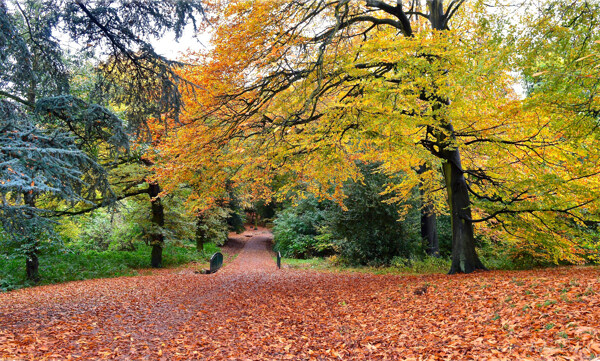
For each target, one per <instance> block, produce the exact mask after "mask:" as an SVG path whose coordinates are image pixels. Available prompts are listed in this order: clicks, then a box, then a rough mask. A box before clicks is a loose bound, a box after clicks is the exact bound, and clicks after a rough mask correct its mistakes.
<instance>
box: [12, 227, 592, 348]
mask: <svg viewBox="0 0 600 361" xmlns="http://www.w3.org/2000/svg"><path fill="white" fill-rule="evenodd" d="M270 239H271V235H270V233H269V232H268V231H266V230H264V229H259V230H257V231H247V232H245V233H244V234H242V235H239V236H236V237H235V240H236V241H237V242H238V244H239V243H243V249H242V250H241V252H240V253H239V255H238V256H237V257H236V258H235V259H234V260H233V262H230V263H229V264H226V265H225V267H224V268H223V269H221V270H220V271H219V272H217V273H215V274H211V275H201V274H196V273H194V272H193V269H191V268H188V269H176V270H164V271H159V272H156V273H155V274H153V275H148V276H138V277H122V278H114V279H100V280H89V281H81V282H71V283H67V284H61V285H53V286H44V287H36V288H29V289H23V290H18V291H14V292H9V293H5V294H0V360H44V359H55V360H62V359H84V360H95V359H116V360H137V359H141V360H209V359H214V360H286V359H289V360H311V359H314V360H330V359H342V360H356V359H367V360H377V359H381V360H385V359H387V360H397V359H457V360H458V359H461V360H462V359H502V358H505V359H527V358H528V357H529V358H530V359H548V360H552V359H568V358H570V359H575V360H579V359H590V358H592V356H593V355H599V354H600V328H599V325H600V312H598V309H600V296H599V295H600V271H599V269H598V268H559V269H553V270H544V271H529V272H486V273H478V274H471V275H457V276H446V275H428V276H393V275H387V276H378V275H371V274H358V273H332V272H315V271H308V270H295V269H289V268H285V269H281V270H278V269H277V268H276V265H275V261H274V260H273V259H272V255H273V253H272V252H271V251H270V250H269V242H270ZM424 287H425V288H426V289H427V290H426V291H425V292H423V293H420V292H416V291H418V290H420V289H423V288H424Z"/></svg>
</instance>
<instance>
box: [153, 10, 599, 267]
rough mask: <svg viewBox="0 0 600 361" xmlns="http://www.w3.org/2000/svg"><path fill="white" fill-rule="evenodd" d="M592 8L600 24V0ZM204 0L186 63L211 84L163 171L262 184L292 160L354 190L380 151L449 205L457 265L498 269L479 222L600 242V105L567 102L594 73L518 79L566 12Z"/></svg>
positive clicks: (564, 244)
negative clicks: (571, 80)
mask: <svg viewBox="0 0 600 361" xmlns="http://www.w3.org/2000/svg"><path fill="white" fill-rule="evenodd" d="M555 3H557V4H562V3H563V2H561V1H556V2H555ZM586 9H587V10H586ZM580 10H581V14H582V15H581V17H582V18H585V21H587V22H588V23H590V24H597V14H598V9H597V6H596V7H587V8H586V7H581V9H580ZM207 11H208V13H209V14H210V13H211V12H212V13H213V14H215V16H214V18H213V19H212V20H211V23H212V24H213V25H214V35H213V45H214V48H213V49H212V50H211V52H210V53H209V54H194V55H195V56H196V63H197V64H196V66H192V67H188V68H186V69H184V70H183V71H185V72H187V74H188V76H189V77H190V78H191V79H194V80H192V81H197V82H198V83H199V84H201V85H202V87H203V88H202V90H200V91H198V94H197V96H195V97H190V98H189V102H190V103H189V104H188V112H189V113H188V115H187V116H188V118H187V119H188V122H187V123H186V125H185V126H184V127H182V128H181V129H180V130H179V131H178V132H177V133H176V134H173V136H172V137H171V138H170V139H169V141H166V142H163V143H162V144H161V145H162V148H161V149H160V150H159V151H160V154H161V156H162V157H163V160H165V163H164V169H165V170H164V171H163V174H164V175H165V176H166V178H169V177H170V179H171V180H169V179H166V180H165V182H171V183H172V184H176V183H177V182H181V181H186V182H200V183H204V182H206V184H215V183H211V181H212V180H215V179H218V177H217V176H216V174H222V172H223V171H224V170H227V169H229V170H231V169H235V170H236V171H235V172H234V173H235V174H236V177H238V179H240V180H242V179H243V180H248V179H252V180H258V182H256V184H258V183H261V182H268V181H269V179H270V177H272V176H273V174H276V173H285V174H288V175H289V174H292V175H294V176H295V177H296V179H297V183H301V184H302V185H303V186H304V187H305V188H306V189H307V190H308V191H311V192H314V193H317V194H321V195H326V196H329V197H333V198H337V199H340V200H342V199H343V195H342V194H340V192H341V184H342V182H344V181H345V180H348V179H350V178H354V179H356V178H359V177H360V176H359V172H358V171H357V162H368V163H378V164H381V166H380V167H379V171H381V172H385V173H388V174H390V175H392V174H402V175H403V177H402V181H401V182H399V183H390V184H389V186H388V188H387V189H385V190H383V191H384V192H393V193H394V194H395V195H396V199H397V200H402V198H404V197H407V195H408V194H409V193H410V192H412V191H413V190H414V189H415V188H416V187H418V188H420V189H421V191H422V194H423V195H424V197H423V198H424V202H425V204H426V205H430V206H432V209H435V211H436V212H449V213H450V215H451V220H452V266H451V269H450V273H457V272H465V273H469V272H472V271H474V270H478V269H485V267H484V265H483V264H482V262H481V261H480V260H479V258H478V256H477V253H476V244H475V237H474V227H475V226H477V227H478V229H479V230H480V231H481V232H486V233H488V235H489V236H490V237H492V239H495V240H497V241H499V242H506V244H507V246H510V247H512V248H513V249H515V250H516V251H515V252H517V253H518V252H522V253H523V254H527V255H533V256H535V257H543V258H544V259H547V260H549V261H554V262H560V261H568V262H584V261H587V260H589V259H590V257H591V255H592V254H593V251H594V250H595V249H597V241H596V240H594V238H593V237H591V236H590V237H587V238H586V237H582V234H586V231H588V230H589V229H590V228H589V226H590V224H591V223H592V222H594V221H595V220H596V219H597V214H598V212H597V207H598V200H597V198H598V194H600V193H599V188H598V185H599V182H598V181H599V178H598V172H599V171H600V169H598V167H599V164H600V162H598V153H597V152H596V148H597V145H598V139H597V134H598V133H597V132H595V127H596V126H597V120H598V119H597V118H598V115H597V113H594V112H593V111H592V112H582V111H581V109H580V108H578V107H572V106H570V105H571V104H579V103H581V102H580V101H581V100H582V97H583V94H584V93H585V92H586V91H590V88H589V86H588V85H587V84H578V87H579V88H578V89H579V90H578V91H570V92H568V94H569V97H565V98H561V94H563V93H564V89H563V88H561V86H564V84H565V81H564V79H560V77H559V76H557V77H556V78H555V79H554V80H546V82H545V83H544V84H546V85H543V86H547V87H552V89H553V91H552V92H551V93H552V96H550V97H548V96H547V94H546V93H545V92H543V91H538V92H535V91H533V92H531V93H530V94H528V96H524V95H522V94H519V93H518V92H517V91H515V90H514V86H515V84H516V83H517V81H518V79H517V78H516V77H517V75H518V74H524V75H526V76H527V75H529V76H530V77H531V78H533V79H538V78H539V74H533V73H531V69H535V67H539V66H540V65H539V64H537V63H536V62H540V61H542V60H540V58H539V57H536V56H535V54H534V53H532V52H531V48H528V47H527V44H528V41H530V42H535V41H536V39H538V38H539V36H540V32H544V31H546V30H544V29H548V28H552V26H554V25H553V24H554V23H555V22H556V21H558V20H557V19H559V17H557V16H556V13H549V14H545V15H544V14H543V13H539V12H537V13H536V17H532V18H527V17H525V18H524V20H523V23H521V24H520V26H525V27H528V28H532V29H533V28H535V29H537V30H535V31H534V30H532V31H531V32H530V33H524V34H523V35H522V36H520V35H512V34H511V33H510V32H509V31H507V28H502V26H500V25H501V24H500V25H499V23H498V22H497V21H496V20H497V17H498V14H499V13H498V12H496V13H489V12H488V11H487V7H486V6H484V4H483V3H482V2H479V1H477V2H471V3H467V2H465V1H462V0H453V1H443V0H429V1H426V2H424V3H421V2H420V1H400V0H399V1H396V2H394V3H391V2H390V3H388V2H385V1H378V0H367V1H349V0H338V1H321V0H314V1H294V2H282V1H256V2H248V1H230V2H213V3H207ZM536 11H537V10H536ZM572 14H573V15H575V14H576V12H573V13H572ZM544 16H545V17H546V18H547V21H545V22H544V21H540V20H539V19H540V18H541V17H544ZM534 19H537V20H534ZM572 20H573V22H574V24H577V25H578V26H579V24H580V23H581V22H582V21H583V20H579V19H576V18H575V17H574V16H573V19H572ZM535 21H537V23H535ZM506 26H508V25H506ZM596 28H598V27H596ZM578 31H579V30H578ZM594 31H596V32H595V33H594ZM574 32H575V30H573V31H571V30H570V29H569V28H567V30H564V31H563V33H562V34H560V35H557V37H558V36H560V37H561V39H562V41H563V42H567V41H569V40H565V39H568V38H569V36H570V35H569V34H571V33H574ZM515 33H516V32H515ZM589 34H590V35H589V37H590V38H589V40H587V41H583V40H581V41H580V42H578V43H577V44H575V47H579V57H578V58H577V59H575V58H572V55H571V54H570V53H568V54H564V55H561V56H563V58H561V59H562V60H560V59H552V60H550V62H551V63H552V64H554V65H553V66H556V67H560V66H563V65H564V63H565V62H566V60H567V58H569V59H570V60H571V62H574V61H575V63H576V64H578V65H577V66H580V67H581V66H584V67H585V69H588V70H589V69H593V65H594V64H593V63H592V64H590V62H593V61H597V57H596V54H597V48H594V46H593V44H594V43H593V41H594V39H597V38H598V33H597V30H595V29H593V31H592V30H590V32H589ZM573 36H574V37H575V35H573ZM528 39H529V40H528ZM578 39H579V38H578ZM530 44H532V43H530ZM531 46H533V45H531ZM535 46H536V47H538V48H540V49H542V48H544V47H548V43H546V42H543V41H538V42H537V43H536V44H535ZM548 50H549V49H548ZM594 51H596V52H594ZM588 54H589V57H588V58H585V56H588ZM578 59H584V60H578ZM576 60H578V61H576ZM542 63H543V61H542ZM561 69H562V68H561ZM564 69H568V68H564ZM549 73H550V72H548V74H549ZM515 74H516V75H515ZM534 75H536V76H537V77H534ZM552 82H554V83H552ZM553 84H554V85H553ZM560 84H562V85H560ZM564 94H567V93H564ZM586 94H587V93H586ZM594 96H595V95H592V97H594ZM559 100H560V101H559ZM578 102H579V103H578ZM586 104H588V105H589V107H591V108H592V109H597V106H598V105H597V99H595V98H594V100H591V101H590V100H589V99H588V101H587V103H586ZM594 107H595V108H594ZM596 112H597V110H596ZM594 114H595V115H594ZM198 139H202V141H201V142H198V141H195V140H198ZM205 168H206V169H207V170H204V171H201V172H199V171H198V169H205ZM208 169H210V170H211V171H209V170H208ZM211 172H213V173H211ZM175 174H177V176H174V175H175ZM231 174H233V173H231V172H230V173H229V176H231ZM207 175H208V177H207ZM286 191H288V189H287V188H283V189H282V192H286Z"/></svg>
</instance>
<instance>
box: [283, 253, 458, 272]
mask: <svg viewBox="0 0 600 361" xmlns="http://www.w3.org/2000/svg"><path fill="white" fill-rule="evenodd" d="M281 264H282V267H284V266H287V267H291V268H304V269H317V270H331V271H339V272H364V273H375V274H427V273H447V272H448V270H449V269H450V260H447V259H443V258H434V257H427V258H424V259H422V260H410V261H403V262H399V261H396V262H394V265H393V266H386V267H370V266H349V265H344V264H341V263H340V262H339V261H338V259H337V258H336V257H332V258H322V257H321V258H309V259H295V258H282V259H281Z"/></svg>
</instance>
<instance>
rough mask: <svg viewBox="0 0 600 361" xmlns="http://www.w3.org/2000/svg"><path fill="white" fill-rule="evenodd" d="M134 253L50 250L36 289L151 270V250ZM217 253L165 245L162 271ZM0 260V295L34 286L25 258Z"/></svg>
mask: <svg viewBox="0 0 600 361" xmlns="http://www.w3.org/2000/svg"><path fill="white" fill-rule="evenodd" d="M136 246H137V249H136V250H135V251H102V252H99V251H91V250H87V251H78V250H73V249H69V248H66V249H63V250H60V251H59V250H52V251H49V252H47V253H46V254H42V255H41V256H40V269H39V271H40V276H41V280H40V282H39V283H38V284H37V285H46V284H53V283H61V282H69V281H77V280H85V279H92V278H108V277H120V276H132V275H136V274H138V272H137V271H136V270H139V269H144V268H150V253H151V250H152V247H150V246H147V245H145V244H139V245H136ZM219 250H220V249H219V248H218V247H217V246H215V245H214V244H213V243H207V244H205V245H204V252H203V253H198V252H196V249H195V248H194V247H189V248H188V247H177V246H174V245H167V246H165V248H164V249H163V267H165V268H169V267H175V266H178V265H182V264H186V263H189V262H206V261H208V260H209V258H210V256H211V255H212V254H213V253H215V252H218V251H219ZM0 257H4V259H2V258H0V261H1V262H0V292H6V291H10V290H14V289H18V288H23V287H29V286H33V284H32V283H31V282H29V281H27V280H26V278H25V257H14V258H8V257H5V256H3V255H0Z"/></svg>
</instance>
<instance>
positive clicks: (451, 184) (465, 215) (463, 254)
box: [443, 147, 486, 274]
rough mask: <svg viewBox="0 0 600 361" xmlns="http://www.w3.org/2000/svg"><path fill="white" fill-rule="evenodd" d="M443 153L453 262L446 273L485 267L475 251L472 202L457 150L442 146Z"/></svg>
mask: <svg viewBox="0 0 600 361" xmlns="http://www.w3.org/2000/svg"><path fill="white" fill-rule="evenodd" d="M444 154H445V157H444V158H445V163H444V164H443V170H444V178H445V181H446V190H447V192H448V204H449V205H450V214H451V220H452V265H451V266H450V272H448V274H454V273H461V272H462V273H471V272H473V271H475V270H485V269H486V268H485V266H484V265H483V263H481V261H480V260H479V257H478V256H477V252H476V251H475V237H474V235H473V222H472V221H471V219H472V218H471V202H470V200H469V190H468V188H467V183H466V180H465V177H464V174H463V171H462V166H461V163H460V153H459V150H458V148H457V147H454V149H452V150H445V151H444Z"/></svg>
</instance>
